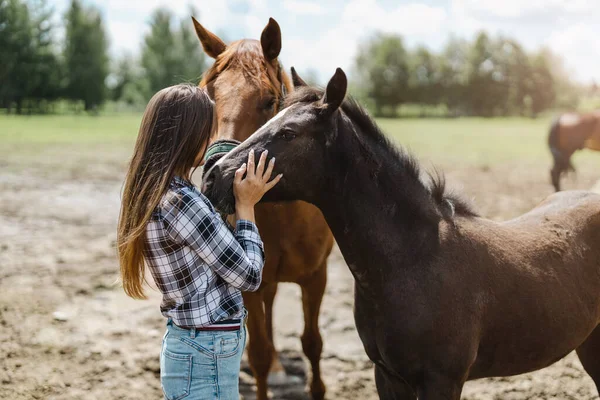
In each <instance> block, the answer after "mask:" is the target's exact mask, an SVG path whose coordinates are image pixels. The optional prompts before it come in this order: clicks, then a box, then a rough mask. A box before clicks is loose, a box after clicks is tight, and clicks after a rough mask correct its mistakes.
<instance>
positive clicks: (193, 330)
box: [190, 327, 196, 339]
mask: <svg viewBox="0 0 600 400" xmlns="http://www.w3.org/2000/svg"><path fill="white" fill-rule="evenodd" d="M190 337H191V338H192V339H195V338H196V327H193V328H191V329H190Z"/></svg>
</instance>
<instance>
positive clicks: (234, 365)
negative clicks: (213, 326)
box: [160, 321, 246, 400]
mask: <svg viewBox="0 0 600 400" xmlns="http://www.w3.org/2000/svg"><path fill="white" fill-rule="evenodd" d="M245 346H246V328H245V327H242V328H241V329H240V330H238V331H195V330H187V329H182V328H179V327H178V326H176V325H174V324H173V323H172V322H170V321H169V322H168V323H167V332H166V333H165V336H164V339H163V345H162V351H161V353H160V383H161V386H162V389H163V393H164V395H165V399H167V400H178V399H190V400H205V399H206V400H212V399H223V400H239V398H240V395H239V376H240V363H241V361H242V353H243V352H244V347H245Z"/></svg>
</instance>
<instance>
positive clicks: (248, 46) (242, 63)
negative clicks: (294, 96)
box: [200, 39, 292, 99]
mask: <svg viewBox="0 0 600 400" xmlns="http://www.w3.org/2000/svg"><path fill="white" fill-rule="evenodd" d="M229 68H235V69H239V70H241V71H242V74H243V76H244V78H246V80H247V81H248V82H252V83H254V84H255V85H256V86H257V87H259V88H260V90H261V93H264V92H271V93H273V94H275V97H276V98H277V99H283V97H284V93H282V85H284V86H285V88H286V89H287V91H288V92H289V91H290V90H291V88H292V84H291V82H290V79H289V77H288V76H287V74H286V73H285V71H284V69H283V67H282V66H281V64H280V63H279V62H273V63H272V62H269V61H267V60H266V59H265V57H264V55H263V51H262V47H261V45H260V42H259V41H258V40H253V39H242V40H238V41H236V42H233V43H231V44H230V45H228V46H227V48H226V49H225V50H224V51H223V52H222V53H221V54H219V56H218V57H217V58H216V60H215V62H214V63H213V65H212V66H211V67H210V68H209V69H208V70H206V72H205V73H204V74H203V76H202V80H201V81H200V86H201V87H204V86H206V85H208V84H209V83H211V82H213V81H214V80H215V79H217V77H218V76H219V74H221V73H222V72H223V71H225V70H226V69H229Z"/></svg>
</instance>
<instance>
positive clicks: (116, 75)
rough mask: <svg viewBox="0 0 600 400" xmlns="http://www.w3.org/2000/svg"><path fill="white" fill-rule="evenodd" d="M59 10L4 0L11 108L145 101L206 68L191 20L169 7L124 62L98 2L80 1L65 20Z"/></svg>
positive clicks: (4, 76) (3, 66) (2, 75)
mask: <svg viewBox="0 0 600 400" xmlns="http://www.w3.org/2000/svg"><path fill="white" fill-rule="evenodd" d="M190 12H191V13H193V10H191V11H190ZM54 14H55V11H54V10H53V9H52V7H51V6H49V4H48V3H47V1H46V0H0V60H2V61H1V62H0V108H3V109H5V110H6V112H8V113H11V112H16V113H19V114H20V113H22V112H29V113H31V112H49V111H52V109H53V105H54V104H55V103H56V101H57V100H67V101H68V102H69V103H70V104H71V106H72V107H73V108H74V109H75V110H85V111H95V110H97V109H98V108H99V107H100V106H101V105H102V104H104V103H105V102H106V101H111V100H112V101H119V102H123V103H126V104H131V105H142V104H145V103H146V102H147V101H148V100H149V99H150V97H151V96H152V95H153V94H154V93H156V92H157V91H158V90H160V89H162V88H164V87H167V86H170V85H173V84H176V83H181V82H184V81H188V82H196V83H197V82H198V81H199V78H200V76H201V74H202V72H203V70H204V67H205V59H204V53H203V52H202V49H201V47H200V44H199V41H198V39H197V38H196V35H195V33H194V30H193V27H192V24H191V22H190V21H189V20H187V19H186V20H181V21H177V20H176V19H175V18H174V16H173V15H172V13H171V12H169V11H168V10H166V9H157V10H156V11H155V12H154V13H153V14H152V17H151V20H150V26H151V29H150V32H149V33H148V34H147V35H146V36H145V37H144V38H143V43H142V49H141V53H140V56H139V57H137V58H136V57H133V56H131V55H123V56H121V57H119V58H118V59H116V60H111V58H110V56H109V51H108V47H109V42H108V36H107V33H106V28H105V21H104V19H103V17H102V15H101V13H100V11H99V10H98V9H97V8H96V7H94V6H89V5H86V4H84V3H83V2H82V1H81V0H72V1H71V3H70V5H69V8H68V10H67V11H66V12H65V14H64V15H62V16H59V17H60V18H59V20H60V23H55V22H54V21H55V19H54V16H55V15H54ZM60 25H62V26H63V27H64V30H63V31H60V30H59V27H60ZM61 32H64V39H63V40H59V34H60V33H61ZM117 40H118V39H117Z"/></svg>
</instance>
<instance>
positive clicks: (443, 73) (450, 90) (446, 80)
mask: <svg viewBox="0 0 600 400" xmlns="http://www.w3.org/2000/svg"><path fill="white" fill-rule="evenodd" d="M469 51H470V46H469V43H468V42H466V41H465V40H462V39H456V38H450V40H449V41H448V44H447V45H446V47H445V48H444V50H443V52H442V54H441V56H440V58H439V68H440V96H441V99H442V102H443V103H444V104H445V105H446V107H447V108H448V110H449V111H450V113H451V114H453V115H456V116H458V115H464V114H466V113H467V109H468V103H467V100H468V98H467V85H468V81H469V77H468V73H469V64H468V57H469Z"/></svg>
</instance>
